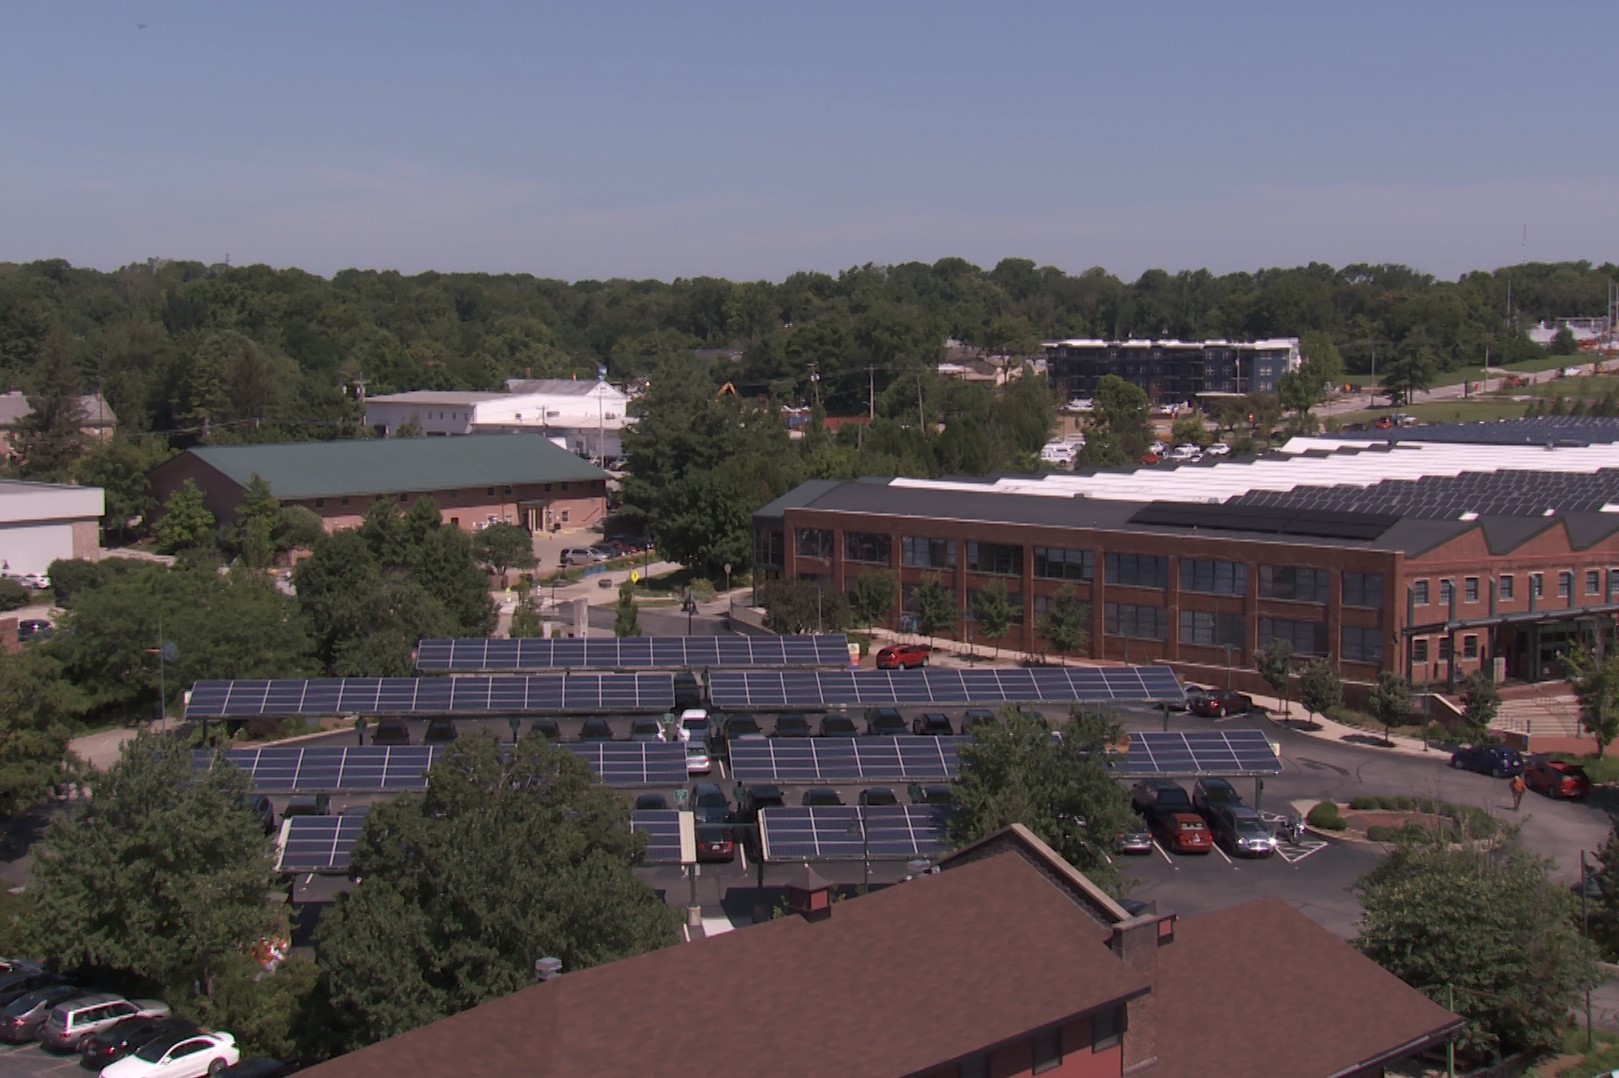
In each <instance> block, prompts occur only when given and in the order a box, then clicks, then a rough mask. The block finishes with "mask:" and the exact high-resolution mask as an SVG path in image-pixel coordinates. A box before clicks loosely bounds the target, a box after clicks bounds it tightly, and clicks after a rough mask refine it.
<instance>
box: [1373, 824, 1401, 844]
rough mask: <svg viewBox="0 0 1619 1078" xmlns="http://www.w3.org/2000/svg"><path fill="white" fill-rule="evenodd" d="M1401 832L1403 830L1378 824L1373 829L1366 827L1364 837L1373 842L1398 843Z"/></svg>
mask: <svg viewBox="0 0 1619 1078" xmlns="http://www.w3.org/2000/svg"><path fill="white" fill-rule="evenodd" d="M1403 832H1404V828H1400V827H1385V826H1383V825H1382V824H1378V825H1377V826H1375V827H1368V828H1367V829H1366V837H1367V838H1369V839H1371V840H1372V841H1373V842H1398V841H1400V838H1401V836H1402V834H1403Z"/></svg>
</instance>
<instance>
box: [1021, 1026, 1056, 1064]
mask: <svg viewBox="0 0 1619 1078" xmlns="http://www.w3.org/2000/svg"><path fill="white" fill-rule="evenodd" d="M1032 1054H1033V1056H1034V1060H1033V1063H1034V1065H1033V1066H1032V1067H1030V1068H1029V1070H1030V1072H1031V1073H1034V1074H1040V1073H1042V1072H1044V1071H1049V1070H1056V1069H1057V1068H1058V1067H1060V1066H1062V1028H1061V1027H1058V1028H1056V1029H1047V1030H1043V1031H1041V1032H1039V1033H1036V1034H1035V1035H1034V1045H1033V1048H1032Z"/></svg>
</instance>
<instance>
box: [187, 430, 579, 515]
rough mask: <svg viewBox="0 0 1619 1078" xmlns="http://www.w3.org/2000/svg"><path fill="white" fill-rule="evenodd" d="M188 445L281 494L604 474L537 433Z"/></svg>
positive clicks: (237, 476) (236, 475) (241, 478)
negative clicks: (264, 483) (258, 479)
mask: <svg viewBox="0 0 1619 1078" xmlns="http://www.w3.org/2000/svg"><path fill="white" fill-rule="evenodd" d="M186 452H187V453H188V454H190V455H192V456H195V457H197V458H198V459H200V460H202V461H203V462H204V463H206V464H208V465H209V466H210V467H213V468H215V469H216V470H218V471H219V472H222V473H223V474H224V475H226V476H228V477H229V478H230V479H231V480H232V481H234V482H236V483H238V484H240V485H241V486H244V487H245V486H246V485H247V484H248V483H249V482H251V481H252V478H253V476H254V475H255V474H256V475H258V476H259V477H260V478H262V479H263V480H264V481H265V482H266V483H268V484H270V489H271V490H272V491H274V492H275V495H276V497H278V498H282V499H291V498H329V497H338V496H341V495H348V494H393V493H402V492H414V491H433V490H459V489H462V488H473V487H490V486H504V485H510V484H517V483H555V482H570V481H588V480H592V479H606V478H607V473H606V472H604V471H602V470H601V469H600V468H598V467H596V466H595V465H594V464H591V463H590V462H589V461H586V460H581V459H580V458H578V457H576V456H574V455H573V454H572V453H569V452H568V451H567V450H565V449H559V448H558V447H557V446H555V445H553V444H552V443H551V442H550V441H548V440H547V439H545V438H543V437H541V436H540V435H538V434H470V435H463V436H460V437H454V438H382V439H371V440H358V441H341V442H293V443H290V444H282V445H215V446H201V447H198V448H195V449H188V450H187V451H186Z"/></svg>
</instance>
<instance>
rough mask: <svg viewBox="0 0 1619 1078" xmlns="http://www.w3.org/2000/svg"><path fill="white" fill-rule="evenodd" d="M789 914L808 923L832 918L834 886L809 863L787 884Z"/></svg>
mask: <svg viewBox="0 0 1619 1078" xmlns="http://www.w3.org/2000/svg"><path fill="white" fill-rule="evenodd" d="M787 912H788V913H796V914H798V915H799V916H800V917H802V918H804V920H806V921H824V920H826V919H827V918H828V917H830V916H832V885H831V884H829V883H827V882H826V881H825V880H823V879H822V878H821V877H820V876H819V875H818V874H817V873H816V871H815V870H814V869H813V868H810V867H809V865H808V864H807V863H806V864H805V865H804V866H803V867H802V868H800V869H799V870H798V872H796V873H795V874H794V875H793V878H792V879H791V880H789V881H788V883H787Z"/></svg>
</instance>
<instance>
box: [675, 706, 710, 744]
mask: <svg viewBox="0 0 1619 1078" xmlns="http://www.w3.org/2000/svg"><path fill="white" fill-rule="evenodd" d="M711 728H712V727H711V726H710V724H709V721H708V712H706V711H704V710H703V709H702V708H700V707H693V708H687V709H686V710H685V711H682V712H681V713H680V740H682V741H703V742H706V741H707V740H708V734H709V730H710V729H711Z"/></svg>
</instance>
